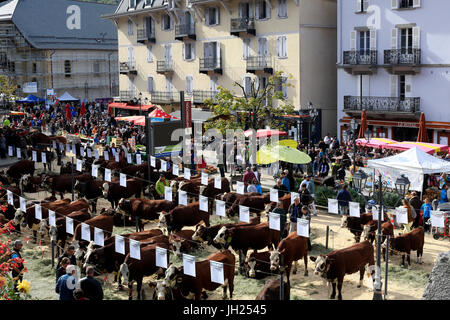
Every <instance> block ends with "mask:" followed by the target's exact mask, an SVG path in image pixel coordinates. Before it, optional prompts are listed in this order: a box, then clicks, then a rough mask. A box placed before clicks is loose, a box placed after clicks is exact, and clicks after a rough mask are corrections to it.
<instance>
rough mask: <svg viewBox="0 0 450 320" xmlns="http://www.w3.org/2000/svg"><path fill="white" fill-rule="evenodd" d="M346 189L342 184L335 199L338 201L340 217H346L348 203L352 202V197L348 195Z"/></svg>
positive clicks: (345, 185)
mask: <svg viewBox="0 0 450 320" xmlns="http://www.w3.org/2000/svg"><path fill="white" fill-rule="evenodd" d="M347 188H348V186H347V184H344V185H343V186H342V189H341V190H340V191H339V192H338V194H337V197H336V199H337V200H339V201H338V205H339V214H340V215H348V212H349V202H350V201H352V196H351V195H350V192H348V190H347Z"/></svg>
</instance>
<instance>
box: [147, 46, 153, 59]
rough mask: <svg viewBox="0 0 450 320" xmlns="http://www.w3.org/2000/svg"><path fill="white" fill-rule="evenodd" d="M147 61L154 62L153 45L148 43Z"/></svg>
mask: <svg viewBox="0 0 450 320" xmlns="http://www.w3.org/2000/svg"><path fill="white" fill-rule="evenodd" d="M147 62H153V52H152V45H151V44H148V45H147Z"/></svg>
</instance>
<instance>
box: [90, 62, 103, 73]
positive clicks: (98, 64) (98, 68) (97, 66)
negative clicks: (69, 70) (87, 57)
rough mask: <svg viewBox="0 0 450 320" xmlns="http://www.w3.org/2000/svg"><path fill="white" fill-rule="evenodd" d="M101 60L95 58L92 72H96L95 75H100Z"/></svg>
mask: <svg viewBox="0 0 450 320" xmlns="http://www.w3.org/2000/svg"><path fill="white" fill-rule="evenodd" d="M100 69H101V68H100V60H95V61H94V63H93V64H92V73H93V74H94V77H99V76H100Z"/></svg>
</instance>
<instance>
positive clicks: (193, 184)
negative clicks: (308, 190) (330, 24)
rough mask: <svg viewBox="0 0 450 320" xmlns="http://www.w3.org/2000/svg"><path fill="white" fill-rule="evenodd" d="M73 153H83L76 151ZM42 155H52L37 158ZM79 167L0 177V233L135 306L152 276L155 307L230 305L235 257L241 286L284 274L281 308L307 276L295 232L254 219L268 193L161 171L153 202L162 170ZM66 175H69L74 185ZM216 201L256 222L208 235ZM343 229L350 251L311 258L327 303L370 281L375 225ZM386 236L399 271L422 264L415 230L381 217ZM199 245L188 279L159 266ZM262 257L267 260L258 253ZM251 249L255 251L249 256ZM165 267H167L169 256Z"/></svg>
mask: <svg viewBox="0 0 450 320" xmlns="http://www.w3.org/2000/svg"><path fill="white" fill-rule="evenodd" d="M44 140H45V139H44ZM36 150H39V149H36ZM77 150H78V151H79V150H80V148H79V146H78V147H77ZM42 152H49V151H48V150H42ZM78 158H80V159H81V158H82V159H83V164H84V165H83V170H84V171H83V172H78V171H76V170H75V168H72V167H71V163H69V168H68V169H67V166H65V165H63V166H61V172H60V174H52V173H51V172H45V173H43V174H41V175H37V176H35V175H34V171H35V167H34V166H35V162H33V161H30V160H21V161H18V162H17V163H16V164H14V165H12V166H11V167H10V168H8V169H7V170H5V172H4V173H3V174H0V181H1V182H2V183H3V188H2V190H1V191H0V197H1V198H0V199H2V200H3V201H4V199H5V197H6V190H9V191H11V192H12V193H13V194H14V195H15V196H14V205H10V204H5V206H6V211H5V212H4V213H3V214H0V225H2V226H3V225H6V224H8V223H13V224H14V225H15V226H16V229H17V230H19V231H20V227H22V228H25V227H28V228H29V229H30V230H32V232H33V237H32V240H33V241H35V242H36V241H37V237H38V235H39V236H40V238H41V241H44V240H45V237H46V236H47V235H48V236H49V238H50V239H51V240H54V241H55V242H56V243H58V247H59V248H64V247H65V246H66V245H67V243H71V244H74V245H75V246H76V249H77V250H76V254H75V255H76V257H77V261H78V262H79V263H80V266H81V267H82V268H86V267H87V266H89V265H92V266H94V267H95V270H96V271H97V272H98V273H104V272H105V273H115V274H116V280H117V282H118V284H119V286H122V283H121V282H122V278H123V284H124V285H128V289H129V299H132V293H133V290H132V289H133V287H132V283H133V282H134V281H135V282H136V283H137V298H138V299H141V289H142V283H143V278H144V277H147V276H152V275H154V274H157V276H158V280H156V281H152V282H151V283H150V288H151V290H152V295H151V297H150V298H152V299H175V300H177V299H186V298H187V299H192V298H195V299H201V298H206V296H207V295H206V293H205V290H206V291H212V290H215V289H217V288H218V287H219V286H221V287H223V298H226V297H227V292H226V290H227V288H228V291H229V294H230V298H232V297H233V290H234V277H235V270H236V268H235V264H236V258H235V253H236V254H237V255H238V257H239V259H238V261H239V262H238V265H239V268H238V270H239V272H240V273H241V274H244V275H246V276H248V277H251V278H256V279H262V278H265V277H267V276H270V275H274V274H278V273H280V272H283V273H284V274H285V275H286V278H287V283H286V284H285V286H284V290H287V291H286V292H285V294H284V297H285V299H289V297H290V295H289V288H290V273H291V270H292V272H293V274H296V272H297V264H298V260H301V259H303V261H304V265H305V272H304V276H305V277H307V276H308V242H307V239H306V238H304V237H301V236H298V235H297V233H296V232H293V233H291V234H289V235H288V236H287V237H286V238H285V239H283V240H281V241H280V231H277V230H273V229H271V228H269V223H268V222H267V221H265V222H263V221H261V217H264V216H265V215H264V213H267V212H269V211H271V210H272V209H273V208H274V207H275V205H276V204H275V203H273V202H271V201H270V193H264V194H263V195H259V194H252V193H246V194H243V195H242V194H237V193H236V192H231V190H230V183H229V181H228V180H227V179H225V178H222V183H221V189H217V188H214V179H210V180H209V182H208V185H207V186H204V185H202V184H201V178H200V176H192V177H191V179H190V180H186V179H184V178H182V177H177V176H174V175H173V174H172V173H170V172H163V174H164V175H165V177H166V178H167V179H168V180H170V181H171V184H170V186H171V188H172V190H173V195H174V199H173V201H168V200H159V199H158V198H157V197H155V194H154V186H152V185H150V186H149V185H148V184H147V182H146V181H148V180H150V181H153V182H155V181H156V180H157V179H158V178H159V174H160V173H161V172H160V171H161V170H159V169H160V166H161V165H160V162H159V161H157V163H156V168H152V169H151V171H150V172H148V171H147V163H143V164H141V165H129V164H128V163H127V161H126V159H122V158H121V159H120V161H119V162H116V161H114V160H113V161H106V160H104V159H103V157H100V158H99V159H93V158H88V157H86V156H85V155H84V154H79V155H78ZM111 158H113V157H112V156H111ZM47 159H49V158H47ZM93 164H94V165H99V166H100V167H99V172H101V168H103V169H104V168H108V169H112V170H115V172H116V174H117V175H118V173H119V172H122V173H126V174H127V175H128V176H129V177H130V178H129V179H128V180H127V187H122V186H121V185H120V183H119V179H118V178H117V177H114V178H113V179H112V181H111V182H106V181H103V180H100V179H95V178H94V177H92V175H91V173H90V169H91V166H92V165H93ZM64 170H66V171H64ZM72 170H74V172H76V173H75V175H74V177H73V180H72ZM67 171H69V172H70V173H68V172H67ZM149 174H150V176H149ZM72 184H74V187H73V188H72ZM72 189H74V190H75V192H76V193H77V194H78V200H76V201H71V200H70V199H67V198H64V194H66V193H71V192H72ZM40 190H46V191H49V192H50V193H51V196H50V197H48V198H46V199H44V200H42V201H28V202H27V208H26V211H25V212H23V211H21V210H20V209H16V208H20V204H19V199H18V197H19V196H22V195H23V194H24V192H27V193H30V192H37V191H40ZM178 190H182V191H186V192H187V194H188V195H189V201H190V203H188V204H187V205H186V206H183V205H177V204H178V199H177V196H178V192H177V191H178ZM146 191H148V193H147V196H146V197H144V198H141V195H142V193H144V195H145V192H146ZM56 194H59V195H60V197H61V199H60V200H57V198H56ZM196 195H197V196H196ZM198 195H203V196H207V197H208V198H209V208H210V210H209V212H205V211H202V210H200V205H199V201H198ZM102 197H103V198H105V199H107V200H108V201H109V202H110V203H111V208H108V209H106V208H103V209H102V210H101V211H100V213H99V214H97V205H96V204H97V199H99V198H102ZM290 197H291V196H290V194H288V195H286V196H284V197H282V198H281V199H280V201H281V202H283V205H284V207H285V210H286V211H287V209H288V207H289V205H290V204H291V198H290ZM155 198H156V200H155ZM215 198H216V199H221V200H223V201H225V203H226V205H227V210H226V213H227V216H229V217H233V216H234V215H236V214H237V213H238V208H239V205H242V206H247V207H249V208H250V212H253V213H255V215H254V217H252V218H251V220H250V222H249V223H244V222H238V223H227V224H217V225H212V226H211V225H210V214H212V208H213V200H214V199H215ZM35 204H40V205H41V208H42V220H38V219H36V218H35V209H34V206H35ZM49 210H52V211H55V212H56V213H57V219H56V227H55V226H49V222H48V217H49ZM65 217H70V218H72V219H73V222H74V233H73V237H72V236H71V235H68V234H67V233H66V225H65V223H66V219H65ZM155 220H157V221H158V225H157V226H158V227H157V228H155V229H150V230H144V225H145V224H146V223H147V222H149V221H155ZM81 222H84V223H85V224H87V225H89V226H90V231H91V239H93V238H94V228H98V229H102V230H103V231H104V234H105V241H104V246H101V247H100V246H98V245H95V244H94V242H88V241H85V240H83V239H82V238H81ZM123 226H136V228H137V229H139V231H138V230H136V231H137V232H135V233H128V234H122V235H121V236H122V237H124V239H125V254H124V255H123V254H121V253H117V252H116V251H115V236H114V235H113V229H114V227H123ZM341 226H342V227H346V228H348V229H349V230H350V231H351V232H352V233H353V234H354V235H355V240H356V243H355V244H354V245H352V246H350V247H347V248H344V249H340V250H334V251H332V252H330V253H328V254H326V255H319V256H317V257H316V256H309V258H310V260H311V261H313V262H314V263H315V266H314V273H315V274H316V275H320V276H321V277H322V278H323V280H324V281H328V282H330V283H331V284H332V293H331V295H330V298H332V299H334V298H335V297H336V284H337V289H338V299H342V294H341V291H342V283H343V279H344V276H345V275H346V274H353V273H356V272H358V271H359V272H360V283H359V285H358V287H360V286H361V285H362V280H363V276H364V273H365V272H366V271H367V273H368V276H372V279H373V276H374V273H375V268H374V248H373V241H374V238H375V232H376V227H377V221H376V220H373V219H372V215H371V214H361V216H360V217H359V218H357V217H349V216H344V217H342V223H341ZM186 227H187V228H186ZM192 227H193V228H192ZM387 235H389V236H390V249H391V250H392V251H396V252H401V253H402V264H404V259H405V255H406V256H407V261H408V265H410V258H409V256H410V253H411V251H412V250H415V251H417V259H418V262H419V263H421V262H422V260H421V256H422V252H423V245H424V232H423V229H422V228H419V229H414V230H413V231H411V232H410V233H407V234H403V235H400V236H398V237H394V233H393V226H392V224H391V223H390V221H389V219H387V217H385V222H383V224H382V236H383V241H384V246H385V245H386V240H385V238H386V236H387ZM361 237H362V238H363V239H364V241H363V242H360V238H361ZM129 239H132V240H136V241H139V242H140V256H141V259H140V260H137V259H134V258H131V257H130V252H129ZM206 246H211V247H214V248H215V249H216V252H215V253H213V254H211V255H210V256H208V257H207V258H206V259H204V260H202V261H198V262H196V263H195V268H196V276H195V277H192V276H189V275H186V274H184V272H183V267H176V266H175V265H174V264H171V263H169V261H167V262H168V268H167V269H166V271H165V273H164V272H162V269H161V268H160V267H157V266H156V258H155V255H156V247H160V248H165V249H167V250H169V251H170V252H173V253H174V254H175V255H176V256H181V254H182V253H189V252H191V251H192V250H198V249H205V247H206ZM265 248H268V249H269V251H261V250H263V249H265ZM210 249H211V248H210ZM249 250H251V251H252V252H251V253H250V255H249V256H247V253H248V251H249ZM258 250H260V252H258ZM392 251H391V252H392ZM233 252H234V253H233ZM383 256H384V255H383ZM167 258H168V260H169V255H167ZM419 259H420V260H419ZM210 261H217V262H222V263H223V265H224V280H225V282H224V284H223V285H220V284H219V283H215V282H212V281H211V276H210V270H209V265H210ZM292 265H293V267H292ZM279 291H280V281H279V280H277V279H275V280H269V281H267V282H266V284H265V286H264V288H262V290H261V292H260V294H259V295H258V297H257V299H279V297H280V294H279Z"/></svg>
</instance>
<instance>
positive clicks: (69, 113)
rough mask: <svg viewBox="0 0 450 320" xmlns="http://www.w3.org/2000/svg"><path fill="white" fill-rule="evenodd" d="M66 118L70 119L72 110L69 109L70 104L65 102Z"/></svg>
mask: <svg viewBox="0 0 450 320" xmlns="http://www.w3.org/2000/svg"><path fill="white" fill-rule="evenodd" d="M66 119H67V120H69V121H70V120H72V112H71V111H70V104H66Z"/></svg>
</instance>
